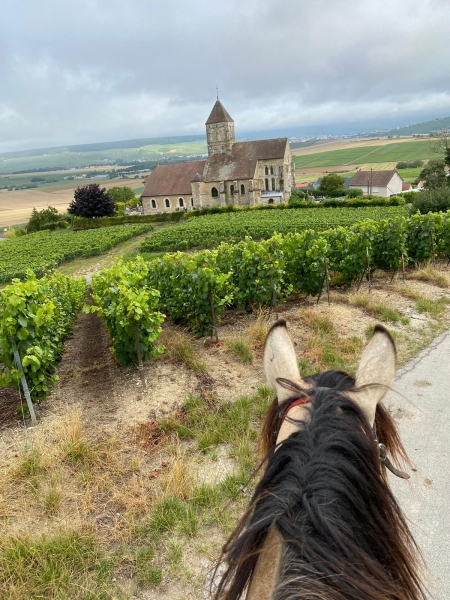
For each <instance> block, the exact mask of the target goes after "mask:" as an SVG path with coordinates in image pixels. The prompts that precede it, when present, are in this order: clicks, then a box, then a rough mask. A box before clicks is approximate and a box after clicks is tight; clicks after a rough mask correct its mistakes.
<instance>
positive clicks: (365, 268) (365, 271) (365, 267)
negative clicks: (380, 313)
mask: <svg viewBox="0 0 450 600" xmlns="http://www.w3.org/2000/svg"><path fill="white" fill-rule="evenodd" d="M365 273H367V279H368V281H369V292H370V291H371V289H372V282H371V280H370V259H369V247H368V246H366V264H365V265H364V269H363V272H362V273H361V277H360V278H359V282H358V287H357V288H356V291H357V292H359V288H360V287H361V283H362V280H363V279H364V274H365Z"/></svg>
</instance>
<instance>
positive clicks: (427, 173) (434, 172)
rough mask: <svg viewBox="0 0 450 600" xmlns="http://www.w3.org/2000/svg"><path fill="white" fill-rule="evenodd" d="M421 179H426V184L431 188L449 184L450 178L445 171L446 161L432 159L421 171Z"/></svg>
mask: <svg viewBox="0 0 450 600" xmlns="http://www.w3.org/2000/svg"><path fill="white" fill-rule="evenodd" d="M419 180H421V181H424V186H425V187H426V188H427V189H430V190H434V189H437V188H440V187H442V186H445V185H447V184H448V183H449V178H448V177H447V174H446V172H445V161H444V160H442V159H434V160H430V161H429V163H428V164H427V166H426V167H425V168H424V169H422V171H421V172H420V175H419Z"/></svg>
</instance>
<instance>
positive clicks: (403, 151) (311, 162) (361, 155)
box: [293, 140, 436, 169]
mask: <svg viewBox="0 0 450 600" xmlns="http://www.w3.org/2000/svg"><path fill="white" fill-rule="evenodd" d="M434 144H435V142H434V141H431V140H426V141H420V142H419V141H417V142H412V141H410V142H393V143H392V144H386V145H379V146H359V147H357V148H345V149H343V150H332V151H328V152H317V153H315V154H311V153H310V154H305V155H303V156H302V155H300V156H294V157H293V160H294V163H295V167H296V168H297V169H298V168H302V167H333V166H340V165H342V166H345V165H358V164H365V163H368V162H371V163H385V162H397V161H400V160H412V159H422V160H426V159H430V158H433V157H435V156H436V155H435V154H434V153H433V151H432V146H433V145H434Z"/></svg>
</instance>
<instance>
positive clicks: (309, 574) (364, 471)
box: [216, 372, 425, 600]
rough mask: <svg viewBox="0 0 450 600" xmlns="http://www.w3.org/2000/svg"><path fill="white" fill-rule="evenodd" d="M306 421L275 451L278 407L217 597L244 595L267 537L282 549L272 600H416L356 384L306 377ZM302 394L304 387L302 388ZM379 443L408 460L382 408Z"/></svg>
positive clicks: (403, 535)
mask: <svg viewBox="0 0 450 600" xmlns="http://www.w3.org/2000/svg"><path fill="white" fill-rule="evenodd" d="M305 382H306V383H308V385H309V386H310V387H308V391H307V393H308V394H309V395H310V397H311V400H312V401H311V404H310V409H309V410H310V419H309V420H308V422H305V423H299V430H298V431H297V432H296V433H294V434H292V435H291V436H290V437H289V438H287V439H286V440H284V441H283V442H281V444H279V445H278V446H276V451H275V444H276V436H275V435H274V432H275V431H276V430H277V429H278V428H279V423H280V419H281V418H282V415H283V410H285V406H284V405H286V404H287V403H288V402H289V401H287V402H285V403H283V404H282V405H281V406H280V405H278V403H275V402H274V403H273V404H272V406H271V408H270V409H269V411H268V414H267V418H266V422H265V432H264V431H263V434H264V435H265V436H266V438H267V439H266V442H267V443H266V445H267V447H268V456H267V460H266V465H267V466H266V471H265V473H264V475H263V476H262V479H261V480H260V482H259V484H258V485H257V487H256V490H255V494H254V496H253V499H252V502H251V508H250V509H249V511H248V513H247V514H246V516H245V517H244V518H243V520H242V521H241V523H240V525H239V526H238V528H237V529H236V531H235V532H234V534H233V536H232V537H231V539H230V542H229V544H228V546H227V549H226V558H227V560H228V563H229V565H230V566H229V568H228V570H227V572H226V573H225V575H224V577H223V579H222V581H221V584H220V586H219V589H218V595H216V598H224V599H225V598H226V599H229V600H231V599H232V598H233V599H234V598H236V599H237V598H241V597H243V596H242V595H243V593H244V590H245V588H246V586H247V584H248V582H249V580H250V578H251V575H252V572H253V570H254V567H255V565H256V560H255V556H258V553H259V552H260V551H261V549H262V547H263V545H264V541H265V538H266V536H267V532H268V531H269V528H270V527H271V526H275V527H276V528H277V531H278V532H279V534H280V536H281V539H282V540H283V541H284V544H283V548H284V551H283V555H282V559H281V565H280V575H279V578H278V581H277V583H276V586H275V591H274V594H273V599H274V600H288V599H289V600H290V599H294V598H299V599H300V598H304V599H306V598H307V599H308V600H312V599H316V598H317V600H319V599H320V600H328V599H329V600H344V599H345V600H360V599H361V598H365V599H367V600H419V599H424V598H425V594H424V592H423V591H422V587H421V583H420V580H419V577H418V575H417V565H418V559H417V551H416V547H415V544H414V542H413V539H412V537H411V535H410V532H409V530H408V527H407V525H406V523H405V520H404V518H403V516H402V513H401V511H400V509H399V507H398V505H397V503H396V501H395V499H394V497H393V495H392V493H391V492H390V490H389V488H388V486H387V484H386V481H385V479H384V477H383V476H382V475H383V471H382V467H381V466H380V462H379V459H378V453H377V449H376V446H375V444H374V443H373V442H374V440H373V435H372V429H371V427H370V426H369V424H368V422H367V420H366V419H365V417H364V415H363V413H362V412H361V410H360V409H359V407H358V406H357V405H356V404H355V403H354V402H353V401H352V400H351V399H350V398H349V397H348V396H347V395H346V392H347V391H350V390H352V389H353V387H354V379H353V378H351V377H350V376H348V375H346V374H345V373H339V372H325V373H322V374H320V375H318V376H313V377H310V378H308V379H305ZM305 392H306V390H305ZM376 423H377V427H378V436H379V439H380V440H382V441H383V443H385V445H386V446H387V447H388V449H389V450H390V451H393V452H394V454H395V453H397V456H400V457H402V453H404V451H403V448H402V446H401V444H400V441H399V439H398V434H397V431H396V428H395V425H394V423H393V421H392V419H391V417H390V415H389V413H388V412H387V411H386V410H385V409H383V408H381V407H380V408H379V409H377V418H376Z"/></svg>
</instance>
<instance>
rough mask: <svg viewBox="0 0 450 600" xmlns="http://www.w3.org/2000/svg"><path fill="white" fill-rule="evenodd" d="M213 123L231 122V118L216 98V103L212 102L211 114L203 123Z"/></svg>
mask: <svg viewBox="0 0 450 600" xmlns="http://www.w3.org/2000/svg"><path fill="white" fill-rule="evenodd" d="M213 123H233V119H232V118H231V117H230V115H229V114H228V113H227V111H226V109H225V107H224V105H223V104H222V102H221V101H220V100H216V103H215V104H214V106H213V109H212V111H211V114H210V115H209V117H208V120H207V121H206V123H205V125H211V124H213Z"/></svg>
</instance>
